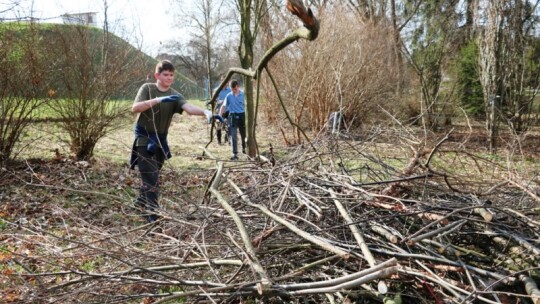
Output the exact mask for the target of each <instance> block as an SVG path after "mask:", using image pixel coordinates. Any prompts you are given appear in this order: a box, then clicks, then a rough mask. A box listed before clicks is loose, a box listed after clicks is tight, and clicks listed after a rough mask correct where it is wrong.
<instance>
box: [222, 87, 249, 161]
mask: <svg viewBox="0 0 540 304" xmlns="http://www.w3.org/2000/svg"><path fill="white" fill-rule="evenodd" d="M231 91H232V92H231V93H229V94H227V96H226V97H225V101H224V102H223V106H222V107H221V110H220V114H221V115H223V114H224V113H225V112H226V111H228V112H229V117H228V124H229V133H230V134H229V135H230V137H231V139H232V152H233V156H232V157H231V160H238V138H237V132H238V131H240V138H241V140H242V141H241V142H242V153H244V154H245V153H246V114H245V105H244V92H242V91H241V90H240V83H238V81H236V80H232V81H231Z"/></svg>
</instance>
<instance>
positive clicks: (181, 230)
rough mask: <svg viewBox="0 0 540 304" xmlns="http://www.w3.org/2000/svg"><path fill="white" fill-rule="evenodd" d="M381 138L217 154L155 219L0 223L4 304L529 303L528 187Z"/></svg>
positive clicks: (533, 203) (532, 207)
mask: <svg viewBox="0 0 540 304" xmlns="http://www.w3.org/2000/svg"><path fill="white" fill-rule="evenodd" d="M381 136H382V135H381V134H377V136H374V137H367V138H366V139H364V140H363V141H351V140H341V139H337V138H332V137H327V138H323V139H321V140H319V141H317V142H314V143H313V144H312V145H310V146H306V147H297V149H296V150H294V151H289V152H288V154H287V156H280V155H279V154H281V153H277V152H276V154H275V155H274V154H273V152H272V150H270V151H269V152H265V153H262V154H263V155H264V156H263V157H261V159H262V161H256V162H255V161H239V162H224V161H221V160H218V159H216V169H215V170H213V171H212V172H210V173H211V174H212V175H211V176H210V175H208V176H207V181H208V186H207V187H206V189H204V195H201V198H200V200H199V201H193V200H190V201H188V199H182V198H176V197H175V198H174V199H170V197H169V198H168V199H169V201H167V202H165V203H163V201H162V204H163V205H164V208H163V209H164V210H163V212H162V214H161V215H162V219H161V220H160V221H158V222H157V224H141V225H138V226H134V227H131V228H125V227H119V226H118V225H116V226H115V225H113V224H108V225H101V226H97V225H95V223H89V222H85V221H81V220H80V219H79V218H77V217H76V216H75V215H74V214H73V212H72V211H71V210H67V209H62V208H61V207H59V206H53V207H52V208H55V209H54V210H51V215H52V214H54V215H55V216H56V217H57V218H61V219H62V221H60V223H59V221H58V219H57V221H56V224H55V226H54V227H51V225H48V226H47V224H46V222H47V221H46V220H43V221H39V220H34V221H29V222H26V223H20V222H19V223H15V222H5V223H4V225H6V227H4V232H7V233H4V235H3V237H2V238H3V240H2V241H3V242H5V241H6V240H8V239H9V240H10V244H17V245H16V248H14V247H9V248H4V251H3V252H2V255H1V256H0V257H1V258H2V260H3V263H4V264H5V265H11V266H17V267H6V266H5V267H4V268H3V269H4V271H3V275H4V279H3V280H2V281H1V282H0V284H2V286H4V289H3V290H4V296H9V295H10V291H11V292H12V293H11V295H12V297H13V299H16V300H17V301H19V302H26V303H35V302H61V303H75V302H84V303H128V302H133V303H137V302H139V303H140V302H141V301H144V302H145V303H174V302H178V301H180V302H181V301H184V302H189V303H206V302H208V303H210V302H211V303H238V302H243V301H244V300H246V301H247V300H249V299H256V300H261V301H262V302H264V303H283V302H287V303H308V302H309V303H351V302H356V303H381V302H384V303H473V302H474V303H528V302H531V301H532V302H533V303H540V291H539V290H538V287H537V282H538V280H539V278H540V276H539V271H538V265H539V260H540V258H539V257H540V255H539V253H540V248H539V243H540V219H539V218H538V214H539V208H538V206H539V202H540V200H539V198H538V196H537V195H536V191H535V189H534V187H533V186H532V184H527V183H525V180H521V179H519V176H517V175H516V174H515V173H512V172H514V171H512V170H508V167H506V170H505V168H504V167H503V166H502V165H500V164H499V163H497V162H496V161H494V160H493V159H490V158H489V157H485V156H479V154H478V155H475V154H472V153H470V152H465V151H462V150H460V149H459V147H460V145H459V144H452V143H449V142H446V140H445V139H443V140H439V141H436V140H435V141H434V144H432V145H431V147H429V146H428V145H427V144H419V143H418V142H417V143H412V142H411V141H409V143H410V145H406V144H403V142H401V143H400V142H399V141H396V144H392V145H390V144H380V143H377V142H375V141H373V140H372V139H374V138H380V137H381ZM400 138H403V137H402V136H401V135H400ZM409 146H410V147H411V148H410V149H409ZM443 148H444V149H443ZM383 152H384V153H383ZM206 155H209V156H210V157H212V155H210V154H208V153H206ZM381 155H384V157H382V156H381ZM201 192H203V191H201ZM119 212H125V216H131V215H135V214H134V213H133V211H132V210H131V209H130V208H127V207H126V206H123V207H121V208H120V209H119ZM40 223H41V224H40ZM61 223H70V224H69V225H68V224H64V225H62V224H61ZM30 252H31V254H30ZM15 290H17V292H15ZM15 293H16V295H15Z"/></svg>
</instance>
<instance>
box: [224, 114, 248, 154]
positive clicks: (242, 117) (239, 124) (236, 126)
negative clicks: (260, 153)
mask: <svg viewBox="0 0 540 304" xmlns="http://www.w3.org/2000/svg"><path fill="white" fill-rule="evenodd" d="M228 121H229V135H230V136H231V140H232V148H233V154H234V155H236V154H238V136H237V134H238V132H237V131H240V139H241V140H242V152H244V151H246V114H245V113H230V114H229V118H228Z"/></svg>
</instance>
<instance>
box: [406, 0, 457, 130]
mask: <svg viewBox="0 0 540 304" xmlns="http://www.w3.org/2000/svg"><path fill="white" fill-rule="evenodd" d="M410 4H411V6H413V5H417V4H418V2H416V1H411V3H410ZM457 5H458V1H457V0H426V1H423V2H422V3H421V4H420V5H419V7H418V10H417V14H416V16H415V20H414V23H415V27H414V28H413V29H412V37H411V38H412V39H411V40H410V48H411V50H410V52H409V54H408V55H409V56H408V59H409V62H410V63H411V65H412V66H413V67H414V70H415V71H416V73H417V75H418V78H419V81H420V90H421V97H422V99H421V106H422V118H425V119H424V123H425V124H426V126H427V127H429V128H437V127H438V126H439V125H440V123H441V122H442V121H441V119H440V118H441V115H442V113H443V112H444V111H445V109H444V107H445V105H444V103H443V98H442V97H441V95H440V92H441V90H440V89H441V84H442V78H443V68H444V64H445V62H446V61H447V59H448V55H449V52H448V51H449V45H450V42H451V41H452V39H453V36H452V35H453V34H454V31H455V29H456V27H457V26H456V25H457Z"/></svg>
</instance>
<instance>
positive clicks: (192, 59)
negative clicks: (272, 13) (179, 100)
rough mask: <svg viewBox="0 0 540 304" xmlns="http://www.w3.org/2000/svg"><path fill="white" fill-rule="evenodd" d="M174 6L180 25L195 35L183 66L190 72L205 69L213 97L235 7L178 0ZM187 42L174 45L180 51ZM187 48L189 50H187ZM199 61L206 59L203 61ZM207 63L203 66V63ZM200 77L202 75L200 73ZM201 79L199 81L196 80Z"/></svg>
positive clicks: (218, 0)
mask: <svg viewBox="0 0 540 304" xmlns="http://www.w3.org/2000/svg"><path fill="white" fill-rule="evenodd" d="M174 3H175V4H176V5H177V7H178V8H179V10H178V11H179V12H180V13H179V14H178V15H179V16H180V18H179V19H178V20H179V21H178V23H179V25H180V26H182V27H184V28H187V29H188V30H190V32H191V34H192V38H191V41H189V43H188V46H189V51H190V52H189V53H186V52H184V54H183V55H185V56H181V57H180V58H182V63H183V66H185V67H188V68H189V69H191V70H192V71H193V70H199V69H204V75H205V77H206V79H208V82H207V83H206V84H204V85H205V86H206V90H208V92H209V96H210V94H212V88H213V87H214V84H213V81H214V79H215V77H216V76H217V75H216V68H217V66H218V61H219V58H220V52H219V50H220V46H222V45H223V44H224V43H228V42H229V40H228V39H227V37H226V35H224V34H223V33H224V32H225V29H226V28H227V27H228V26H229V25H230V23H231V19H232V13H231V9H232V8H231V7H229V6H228V5H227V2H225V1H224V0H196V1H192V2H186V1H184V0H176V1H174ZM183 43H185V42H174V43H173V46H174V45H176V46H177V49H178V46H179V44H183ZM184 49H185V48H184ZM199 59H203V60H202V62H200V60H199ZM197 61H199V62H200V63H203V65H202V66H201V65H200V63H198V62H197ZM197 74H198V75H200V72H199V71H197ZM196 79H197V80H199V78H196Z"/></svg>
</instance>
